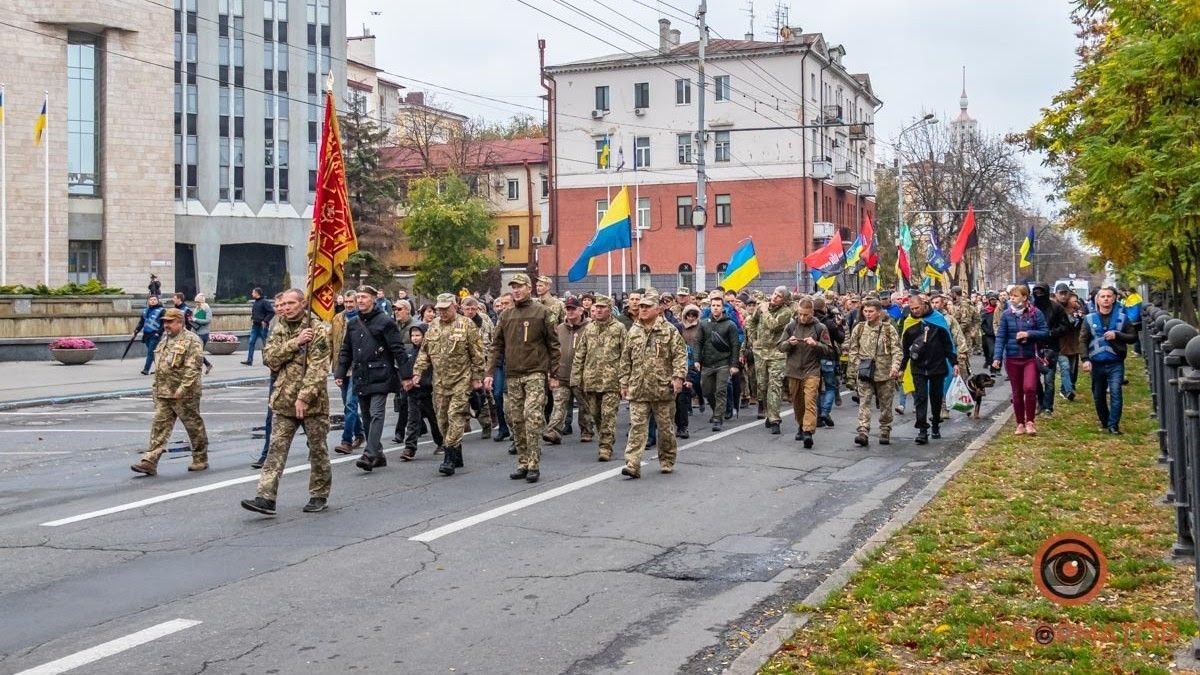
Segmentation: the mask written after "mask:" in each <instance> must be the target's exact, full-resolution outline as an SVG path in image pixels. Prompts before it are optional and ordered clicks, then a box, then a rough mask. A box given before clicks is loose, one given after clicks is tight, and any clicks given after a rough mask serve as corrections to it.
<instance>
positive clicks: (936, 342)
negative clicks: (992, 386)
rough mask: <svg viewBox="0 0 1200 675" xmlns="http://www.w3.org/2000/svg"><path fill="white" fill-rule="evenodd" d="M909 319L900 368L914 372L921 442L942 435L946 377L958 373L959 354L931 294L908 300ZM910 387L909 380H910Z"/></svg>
mask: <svg viewBox="0 0 1200 675" xmlns="http://www.w3.org/2000/svg"><path fill="white" fill-rule="evenodd" d="M908 313H909V315H908V318H907V319H905V320H904V321H905V328H904V332H903V333H902V334H901V336H900V346H901V356H902V359H901V362H900V370H901V371H902V372H904V371H907V372H908V373H909V374H910V375H911V379H910V380H909V381H910V382H911V386H912V389H911V391H912V394H913V408H914V412H915V414H916V418H917V419H916V423H915V424H914V426H915V427H916V429H917V438H916V443H917V445H925V444H926V443H928V442H929V438H930V436H932V437H933V438H935V439H938V438H941V437H942V430H941V424H942V403H943V401H945V399H946V389H947V384H946V378H947V377H949V376H950V374H951V373H953V374H954V375H958V372H959V370H958V364H957V363H956V360H957V358H958V354H957V352H956V351H955V348H954V344H955V343H954V338H953V337H951V335H950V324H949V322H947V321H946V317H945V315H943V314H942V313H941V312H938V311H937V310H935V309H933V305H931V304H930V302H929V296H927V295H925V294H914V295H912V296H911V297H909V299H908ZM906 386H908V383H907V382H906Z"/></svg>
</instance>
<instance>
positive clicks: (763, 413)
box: [758, 401, 767, 420]
mask: <svg viewBox="0 0 1200 675" xmlns="http://www.w3.org/2000/svg"><path fill="white" fill-rule="evenodd" d="M766 418H767V403H766V402H765V401H759V402H758V419H760V420H764V419H766Z"/></svg>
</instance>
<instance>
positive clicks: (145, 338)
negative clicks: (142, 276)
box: [133, 295, 182, 375]
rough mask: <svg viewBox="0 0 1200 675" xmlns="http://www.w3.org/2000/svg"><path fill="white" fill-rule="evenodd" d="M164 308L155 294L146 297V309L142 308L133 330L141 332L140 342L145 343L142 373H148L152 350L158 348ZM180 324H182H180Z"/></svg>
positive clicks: (152, 358) (152, 356) (152, 361)
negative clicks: (140, 316) (144, 359)
mask: <svg viewBox="0 0 1200 675" xmlns="http://www.w3.org/2000/svg"><path fill="white" fill-rule="evenodd" d="M165 309H166V308H165V307H163V306H162V305H161V304H159V302H158V296H157V295H151V296H150V297H148V298H146V309H143V310H142V318H141V319H140V320H139V321H138V325H137V328H134V329H133V332H134V333H135V334H136V333H139V332H140V333H141V334H142V344H144V345H146V361H145V363H144V364H143V365H142V374H143V375H149V374H150V366H153V365H154V352H155V350H156V349H158V342H159V340H161V339H162V334H163V325H162V316H163V311H164V310H165ZM180 325H182V324H180Z"/></svg>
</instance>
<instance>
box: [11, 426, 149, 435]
mask: <svg viewBox="0 0 1200 675" xmlns="http://www.w3.org/2000/svg"><path fill="white" fill-rule="evenodd" d="M50 432H54V433H56V434H144V433H146V430H145V429H58V428H56V427H36V428H33V429H0V434H43V433H44V434H49V433H50Z"/></svg>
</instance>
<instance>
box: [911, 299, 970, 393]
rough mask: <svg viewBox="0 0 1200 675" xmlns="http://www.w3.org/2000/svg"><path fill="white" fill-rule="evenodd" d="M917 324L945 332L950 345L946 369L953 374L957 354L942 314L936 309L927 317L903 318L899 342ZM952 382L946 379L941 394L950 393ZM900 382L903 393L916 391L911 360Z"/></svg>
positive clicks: (948, 377) (947, 324) (951, 379)
mask: <svg viewBox="0 0 1200 675" xmlns="http://www.w3.org/2000/svg"><path fill="white" fill-rule="evenodd" d="M919 323H925V324H926V325H927V326H928V327H929V328H931V329H933V330H944V331H946V338H947V340H946V341H947V342H948V343H949V344H950V358H948V359H946V367H947V368H948V369H949V372H951V373H953V372H954V364H955V363H957V362H958V352H956V351H955V349H954V338H953V337H951V335H950V323H949V322H948V321H946V317H944V316H942V313H941V312H939V311H937V310H936V309H935V310H932V311H930V312H929V314H928V315H927V316H923V317H921V318H919V319H916V318H913V317H912V316H907V317H905V318H904V327H903V328H901V329H900V338H901V340H903V339H904V334H905V333H907V332H908V329H909V328H911V327H913V326H915V325H917V324H919ZM953 381H954V378H953V377H950V376H947V377H946V382H945V384H944V385H943V389H942V393H943V394H945V393H946V392H947V391H950V385H951V383H953ZM902 382H903V384H904V391H905V392H907V393H909V394H911V393H913V392H914V391H916V390H917V385H916V383H915V381H914V380H913V374H912V360H911V359H910V360H909V362H908V365H906V366H904V377H903V379H902Z"/></svg>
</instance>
